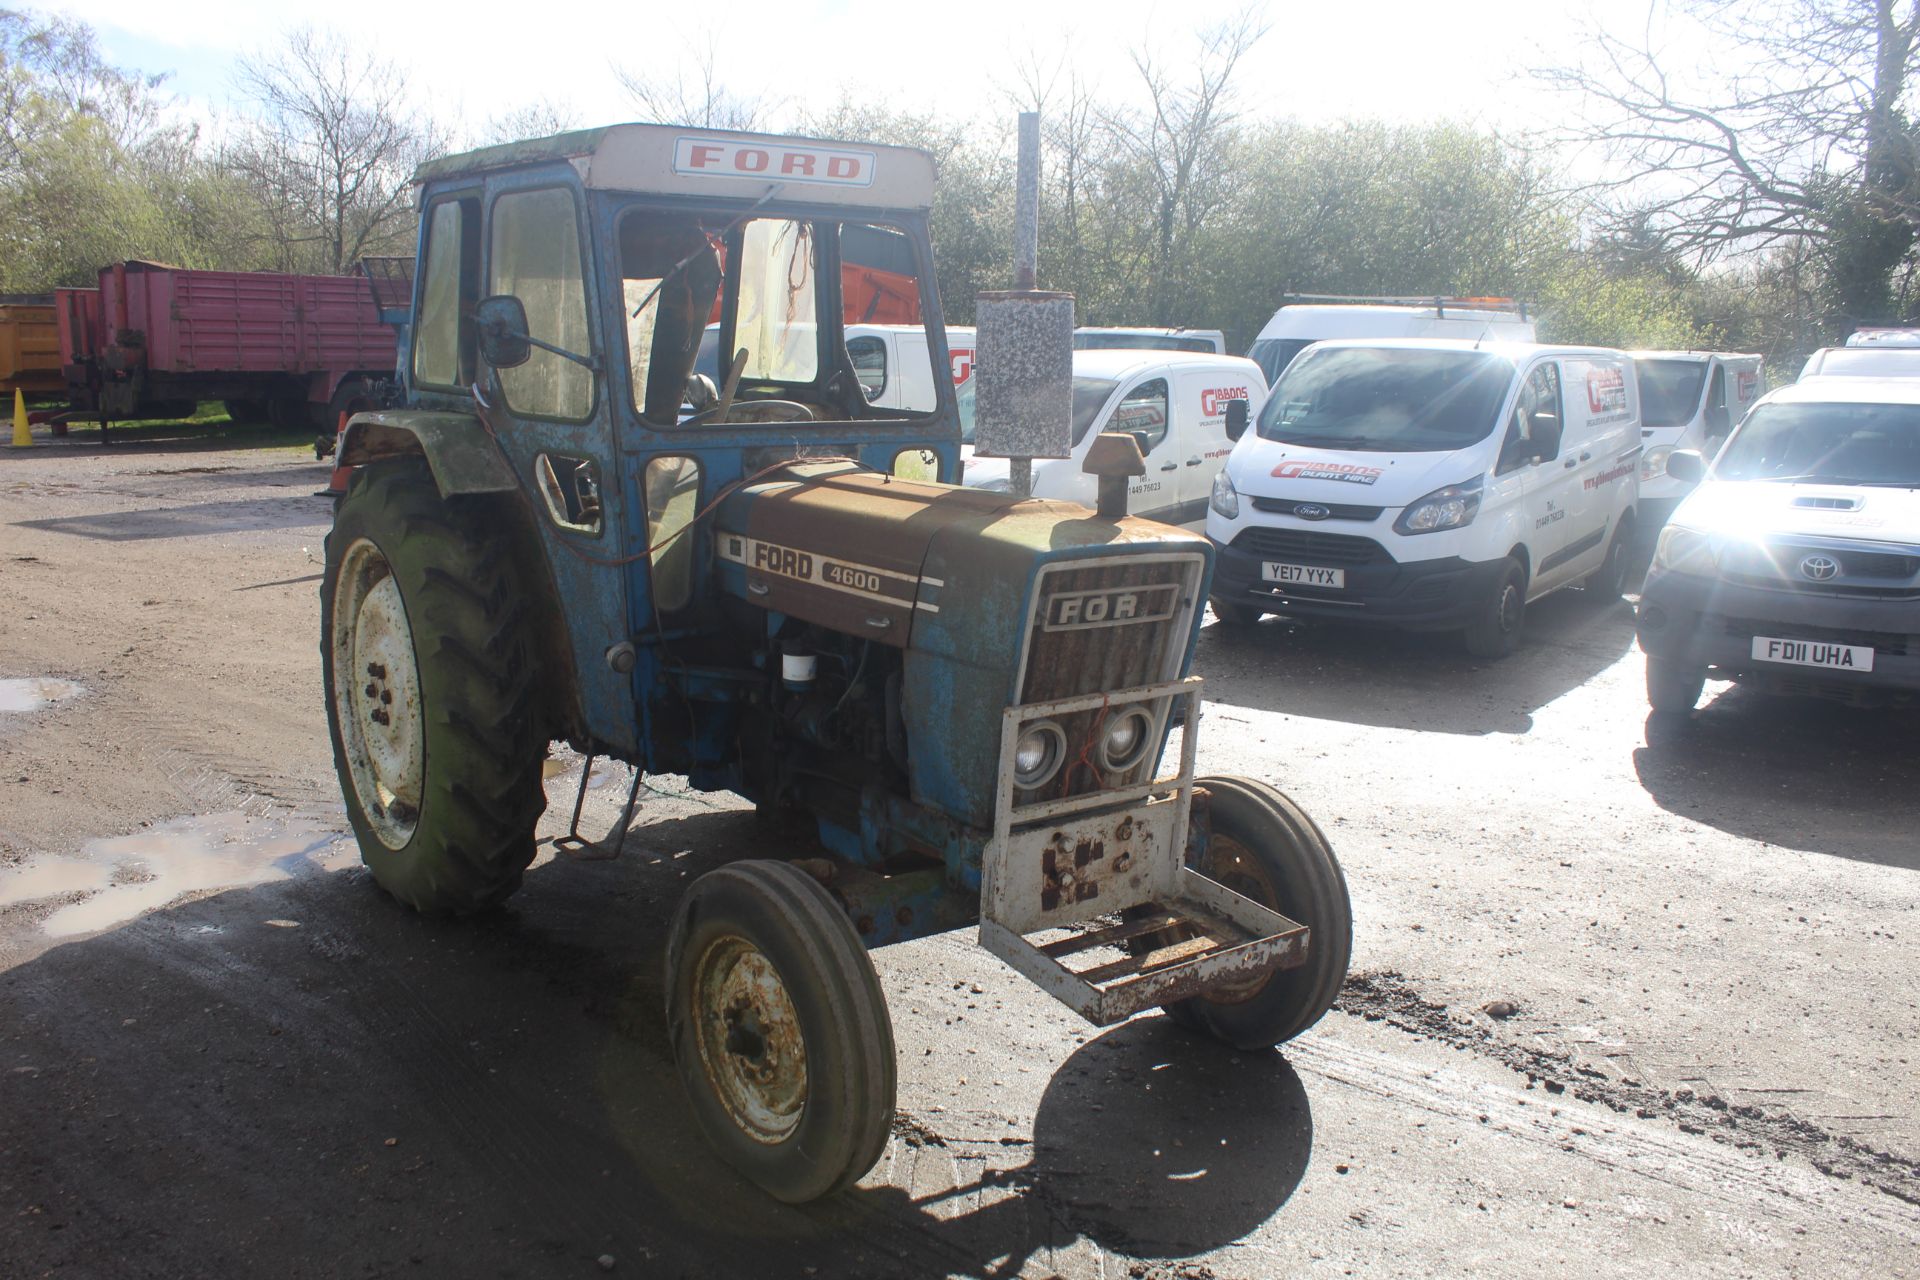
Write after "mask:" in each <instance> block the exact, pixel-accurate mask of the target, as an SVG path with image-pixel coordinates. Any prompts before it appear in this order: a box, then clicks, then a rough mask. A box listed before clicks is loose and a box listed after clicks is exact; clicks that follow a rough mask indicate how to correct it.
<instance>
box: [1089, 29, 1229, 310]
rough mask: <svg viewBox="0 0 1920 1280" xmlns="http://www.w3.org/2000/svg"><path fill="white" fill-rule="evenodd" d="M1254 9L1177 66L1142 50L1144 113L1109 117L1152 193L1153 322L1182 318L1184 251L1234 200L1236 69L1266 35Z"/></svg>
mask: <svg viewBox="0 0 1920 1280" xmlns="http://www.w3.org/2000/svg"><path fill="white" fill-rule="evenodd" d="M1258 13H1259V10H1257V9H1256V8H1252V7H1249V8H1247V9H1244V10H1242V11H1241V12H1240V13H1239V14H1238V15H1236V16H1235V17H1233V18H1231V19H1229V20H1227V21H1226V22H1224V23H1222V24H1220V25H1219V26H1217V27H1214V28H1212V29H1210V30H1207V31H1204V32H1202V33H1201V34H1200V36H1199V45H1200V47H1199V50H1198V51H1197V53H1196V54H1195V55H1194V56H1193V57H1192V58H1191V59H1186V58H1182V59H1179V60H1178V63H1177V67H1178V70H1177V71H1176V70H1170V69H1169V66H1168V61H1170V59H1163V58H1162V57H1161V56H1159V55H1157V54H1156V53H1154V52H1153V51H1151V50H1148V49H1145V48H1136V49H1135V50H1133V52H1132V58H1133V65H1134V68H1135V70H1136V71H1138V72H1139V75H1140V80H1141V83H1142V84H1143V85H1144V87H1145V89H1146V94H1147V109H1146V110H1145V111H1144V112H1137V111H1127V112H1118V113H1113V114H1111V115H1109V116H1108V117H1107V121H1106V123H1107V124H1108V126H1109V127H1110V128H1112V129H1113V130H1114V132H1115V134H1116V135H1117V136H1118V138H1119V140H1120V142H1121V143H1122V145H1123V146H1124V148H1125V149H1126V151H1127V152H1128V153H1129V154H1130V156H1131V157H1132V159H1133V160H1134V162H1135V163H1136V164H1137V165H1138V166H1139V168H1140V170H1141V171H1142V172H1143V173H1144V176H1145V178H1146V180H1147V182H1148V184H1149V186H1150V189H1151V191H1152V200H1153V211H1152V242H1151V256H1150V259H1149V263H1148V289H1147V308H1148V312H1149V315H1150V318H1151V320H1152V322H1153V323H1156V324H1167V323H1178V322H1180V321H1181V320H1182V317H1180V316H1178V315H1176V314H1175V312H1176V311H1177V309H1178V307H1179V305H1180V299H1179V294H1180V292H1181V290H1182V281H1181V280H1180V279H1179V276H1180V265H1181V262H1180V260H1181V256H1182V250H1183V249H1184V247H1185V245H1186V244H1187V243H1188V241H1189V240H1190V239H1191V238H1192V236H1193V233H1194V232H1195V231H1196V230H1197V229H1198V228H1199V227H1200V225H1201V224H1202V223H1203V222H1204V221H1205V220H1206V218H1207V215H1208V214H1210V213H1212V212H1213V211H1214V210H1215V209H1217V208H1219V207H1220V206H1221V205H1222V204H1224V203H1225V202H1226V201H1227V200H1228V199H1230V198H1231V194H1232V192H1231V190H1230V188H1229V186H1228V184H1227V182H1226V179H1227V177H1228V176H1229V174H1230V172H1231V167H1230V166H1229V165H1228V164H1227V163H1226V157H1227V155H1228V152H1229V149H1230V147H1231V143H1232V137H1233V131H1234V124H1235V121H1236V119H1237V116H1236V113H1235V111H1234V109H1233V95H1232V88H1233V73H1234V71H1235V69H1236V68H1237V67H1238V66H1239V65H1240V60H1241V59H1242V58H1243V57H1245V56H1246V54H1247V51H1248V50H1250V49H1252V48H1253V46H1254V45H1255V44H1257V43H1258V42H1259V40H1260V38H1261V37H1262V36H1264V35H1265V34H1266V33H1267V27H1266V25H1265V24H1264V23H1262V22H1261V21H1260V20H1259V17H1258Z"/></svg>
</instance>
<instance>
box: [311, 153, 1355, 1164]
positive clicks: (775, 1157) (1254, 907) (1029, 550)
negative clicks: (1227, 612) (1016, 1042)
mask: <svg viewBox="0 0 1920 1280" xmlns="http://www.w3.org/2000/svg"><path fill="white" fill-rule="evenodd" d="M418 180H419V184H420V210H421V228H420V245H419V251H418V257H417V266H416V269H415V273H414V292H413V303H412V309H411V314H410V317H409V323H408V325H407V327H406V338H405V340H404V342H403V355H402V357H401V362H400V363H401V369H400V374H401V381H402V385H403V394H402V397H401V399H402V404H401V405H400V406H399V407H396V408H392V409H384V410H379V411H375V412H365V413H359V414H356V415H354V416H353V417H352V418H351V419H350V420H349V421H348V423H347V425H346V427H345V429H344V431H343V432H342V434H341V443H340V449H339V461H340V463H341V464H342V466H343V467H344V468H346V469H347V470H348V479H347V482H346V484H345V486H344V492H343V494H342V496H341V497H340V498H339V500H338V503H337V506H336V510H335V517H334V525H333V529H332V531H331V533H330V534H329V536H328V540H327V570H326V574H325V576H324V580H323V582H322V586H321V626H322V631H323V638H322V648H323V652H324V654H325V673H326V690H327V701H328V712H329V727H330V730H331V732H332V735H333V744H334V755H335V762H336V768H337V771H338V773H339V776H340V781H341V788H342V792H343V795H344V796H345V798H346V802H347V812H348V817H349V820H350V822H351V823H352V825H353V828H354V832H355V835H356V837H357V839H358V841H359V844H360V848H361V852H362V856H363V858H364V859H365V861H366V862H367V864H368V866H369V867H370V868H371V869H372V871H373V874H374V877H375V879H376V880H377V881H378V882H379V883H380V884H381V885H382V886H383V887H384V888H386V889H387V890H388V891H389V892H391V893H393V894H394V895H395V896H396V897H398V898H400V899H401V900H402V901H405V902H407V903H409V904H411V905H413V906H415V907H416V908H419V909H420V910H423V911H430V912H452V913H464V912H470V911H477V910H481V909H483V908H486V907H488V906H490V905H492V904H494V903H497V902H499V901H500V900H502V899H503V898H505V897H506V896H507V895H508V894H510V893H512V892H513V891H514V890H515V889H516V888H517V887H518V885H519V883H520V878H521V874H522V872H523V871H524V869H525V868H526V867H527V865H528V864H529V862H530V861H531V859H532V857H533V854H534V851H535V847H536V839H537V831H536V828H537V825H538V822H539V818H540V815H541V813H542V811H543V810H544V808H545V806H546V796H545V793H544V791H543V789H542V775H541V763H542V761H543V759H544V758H545V755H546V752H547V748H548V744H549V742H550V740H553V739H564V740H566V741H568V742H570V743H572V744H573V746H574V747H575V748H576V749H578V750H580V751H582V752H584V753H587V754H588V755H589V756H590V757H592V756H597V755H606V756H612V757H614V758H617V759H619V760H622V761H625V762H627V763H629V764H631V765H633V766H634V768H635V774H634V787H635V790H636V791H637V789H638V786H639V780H640V778H641V777H643V776H644V775H645V774H648V773H666V774H679V775H684V776H686V777H687V778H688V780H689V781H690V783H691V784H692V785H693V786H694V787H696V788H701V789H706V790H726V791H732V792H735V793H737V794H739V795H741V796H744V797H746V798H747V799H749V800H752V801H754V802H755V803H756V804H758V805H759V806H761V807H763V808H766V809H773V810H779V811H782V812H785V813H789V814H793V815H796V816H799V817H802V818H804V819H806V820H807V823H808V825H809V826H810V828H811V830H810V833H809V835H810V837H811V838H808V839H805V840H802V841H798V842H796V843H795V845H794V846H793V847H792V848H790V849H786V850H774V851H772V852H773V855H774V856H772V857H770V858H768V859H764V860H751V861H743V862H737V863H734V864H732V865H729V866H727V867H724V868H722V869H720V870H718V871H714V872H710V873H708V874H707V875H705V876H703V877H701V878H700V879H699V880H698V881H696V882H695V883H694V884H693V885H692V886H691V888H690V889H689V890H688V892H687V894H686V896H685V898H684V899H683V901H682V903H681V905H680V909H679V911H678V913H677V915H676V917H675V922H674V926H673V929H672V932H671V935H670V937H669V939H668V940H667V948H666V949H667V957H668V983H667V985H668V990H669V1008H668V1021H669V1030H670V1034H671V1037H672V1039H673V1042H674V1049H675V1056H676V1059H677V1061H678V1063H679V1065H680V1069H681V1072H682V1075H683V1077H684V1078H685V1080H686V1083H687V1087H688V1094H689V1099H690V1102H691V1104H692V1107H693V1110H694V1112H695V1114H696V1116H697V1117H698V1119H699V1122H700V1125H701V1127H702V1129H703V1130H704V1131H705V1133H706V1134H707V1136H708V1137H709V1138H710V1139H711V1140H712V1141H713V1142H714V1144H715V1145H716V1146H717V1147H718V1149H719V1150H720V1151H721V1153H722V1154H723V1156H725V1158H727V1159H728V1160H729V1161H730V1162H732V1163H733V1164H735V1165H736V1166H738V1167H739V1168H741V1169H742V1170H743V1171H744V1172H746V1173H747V1174H748V1176H750V1177H752V1178H754V1179H755V1180H756V1181H758V1182H759V1183H760V1184H761V1185H762V1186H764V1187H766V1188H767V1189H768V1190H769V1191H770V1192H772V1193H773V1194H775V1195H777V1196H780V1197H781V1198H783V1199H788V1200H807V1199H812V1198H815V1197H817V1196H820V1195H823V1194H826V1193H828V1192H831V1191H833V1190H835V1189H837V1188H840V1187H843V1186H845V1185H847V1184H848V1183H849V1182H850V1181H852V1180H853V1179H855V1178H858V1177H859V1176H860V1175H861V1174H863V1173H864V1172H865V1171H866V1170H867V1169H868V1168H869V1167H871V1166H872V1164H873V1162H874V1160H875V1159H877V1158H878V1156H879V1154H880V1151H881V1149H882V1147H883V1145H884V1143H885V1141H886V1137H887V1133H888V1129H889V1124H890V1121H891V1117H892V1112H893V1081H894V1064H893V1056H892V1036H891V1031H890V1023H889V1021H888V1018H887V1013H886V1007H885V999H884V996H883V994H882V993H881V991H880V987H879V983H878V979H877V978H876V977H875V975H874V970H873V968H872V965H871V963H870V962H869V961H868V959H867V954H866V953H867V951H868V949H870V948H872V947H877V946H881V945H886V944H888V943H893V942H898V941H904V940H908V939H912V938H918V937H923V936H926V935H929V934H932V933H937V932H941V931H945V930H949V929H953V928H958V927H961V926H965V925H977V927H978V930H979V933H978V937H979V940H980V942H981V944H982V945H983V946H986V947H987V948H988V949H990V950H991V951H993V953H994V954H996V955H998V956H1000V957H1001V958H1003V959H1004V960H1006V961H1007V963H1008V964H1009V965H1011V966H1012V967H1013V968H1014V969H1016V970H1017V971H1018V972H1020V973H1022V974H1024V975H1026V976H1028V977H1030V978H1032V979H1033V980H1034V981H1036V982H1038V983H1040V984H1041V985H1042V986H1043V987H1045V988H1046V989H1047V990H1048V991H1050V992H1052V993H1053V994H1055V995H1057V996H1059V997H1060V998H1061V999H1063V1000H1065V1001H1066V1002H1067V1003H1068V1004H1070V1005H1071V1006H1072V1007H1073V1008H1075V1009H1076V1010H1078V1011H1079V1012H1080V1013H1082V1014H1083V1015H1084V1016H1086V1017H1087V1018H1089V1019H1090V1020H1092V1021H1094V1022H1096V1023H1100V1024H1106V1023H1110V1022H1114V1021H1117V1020H1119V1019H1121V1018H1124V1017H1127V1016H1130V1015H1131V1014H1133V1013H1135V1012H1137V1011H1139V1010H1142V1009H1146V1008H1152V1007H1156V1006H1159V1007H1165V1008H1167V1009H1169V1010H1171V1011H1173V1012H1174V1015H1175V1016H1177V1017H1179V1018H1180V1019H1182V1021H1183V1022H1185V1023H1186V1024H1187V1025H1190V1026H1192V1027H1194V1028H1196V1029H1198V1030H1201V1031H1203V1032H1205V1033H1206V1034H1208V1035H1210V1036H1212V1037H1213V1038H1215V1039H1220V1040H1225V1041H1227V1042H1229V1043H1232V1044H1236V1045H1241V1046H1243V1047H1247V1046H1270V1045H1272V1044H1275V1043H1278V1042H1279V1041H1281V1040H1284V1039H1286V1038H1288V1037H1290V1036H1292V1035H1295V1034H1297V1033H1298V1032H1299V1031H1301V1030H1303V1029H1305V1028H1306V1027H1307V1026H1310V1025H1312V1023H1313V1022H1314V1021H1315V1020H1317V1019H1318V1018H1319V1017H1320V1016H1321V1014H1322V1013H1324V1012H1325V1010H1326V1009H1327V1008H1328V1007H1329V1005H1330V1004H1331V1002H1332V1000H1333V997H1334V994H1335V993H1336V992H1337V990H1338V988H1339V983H1340V979H1341V977H1342V976H1343V975H1344V974H1345V971H1346V963H1347V952H1348V926H1349V921H1348V915H1347V895H1346V888H1345V884H1344V881H1342V880H1341V878H1340V872H1339V867H1338V864H1337V863H1336V862H1335V861H1334V858H1333V854H1332V851H1331V850H1330V849H1329V848H1328V847H1327V845H1326V842H1325V840H1324V837H1322V836H1321V834H1320V832H1319V830H1318V829H1317V828H1316V827H1314V825H1313V824H1312V822H1311V821H1310V820H1308V819H1307V818H1306V817H1305V815H1304V814H1301V813H1300V812H1299V811H1298V810H1297V809H1295V808H1293V807H1292V806H1291V804H1290V803H1288V802H1287V801H1286V799H1285V798H1284V797H1282V796H1280V795H1279V793H1277V792H1275V791H1273V790H1272V789H1271V788H1270V787H1267V786H1265V785H1264V784H1262V783H1257V782H1253V781H1250V780H1246V779H1234V778H1217V779H1201V778H1196V776H1195V773H1194V762H1195V742H1196V738H1197V734H1198V730H1199V712H1200V702H1199V690H1200V686H1201V682H1200V680H1199V679H1198V678H1197V677H1194V676H1193V675H1192V674H1191V671H1190V667H1191V665H1192V658H1193V652H1194V645H1195V641H1196V638H1197V635H1198V631H1199V627H1200V624H1201V620H1202V616H1203V611H1204V607H1205V601H1206V598H1207V588H1208V581H1209V578H1210V575H1211V568H1212V554H1213V553H1212V549H1211V547H1210V546H1209V544H1208V543H1207V542H1206V540H1205V539H1203V538H1199V537H1196V536H1194V535H1191V534H1188V533H1184V532H1182V531H1180V530H1178V529H1174V528H1171V527H1168V526H1165V525H1161V524H1156V523H1154V522H1151V521H1147V520H1142V519H1138V518H1133V517H1129V516H1127V515H1126V514H1125V511H1124V506H1125V503H1124V496H1125V484H1124V481H1123V480H1122V479H1119V477H1123V476H1124V475H1125V474H1128V473H1129V472H1130V471H1131V472H1132V473H1137V471H1138V470H1139V468H1140V467H1141V462H1140V457H1139V453H1138V448H1137V446H1136V445H1135V444H1134V442H1133V440H1132V439H1131V438H1130V437H1125V436H1119V435H1115V436H1113V437H1111V438H1109V437H1102V442H1103V443H1104V444H1107V445H1111V446H1113V447H1112V448H1103V449H1097V450H1093V451H1091V452H1090V454H1089V457H1090V458H1091V457H1093V456H1094V455H1095V454H1097V455H1099V456H1100V457H1101V458H1109V456H1110V455H1111V457H1112V459H1113V460H1114V461H1113V463H1112V465H1111V466H1110V467H1109V468H1108V469H1109V470H1110V471H1111V472H1112V474H1111V475H1107V476H1105V477H1104V479H1105V480H1110V481H1114V483H1113V484H1112V485H1111V486H1107V487H1111V489H1112V492H1113V495H1114V498H1115V502H1114V504H1113V505H1112V506H1111V507H1109V506H1108V504H1107V503H1106V501H1105V499H1104V498H1103V502H1102V509H1101V510H1100V511H1094V510H1089V509H1087V508H1085V507H1082V506H1078V505H1076V504H1073V503H1068V502H1051V501H1035V500H1023V499H1019V498H1016V497H1014V496H1013V495H1010V494H1006V493H992V492H986V491H983V490H979V489H966V488H961V487H958V486H957V484H956V483H955V482H956V481H957V479H958V466H959V430H958V425H957V414H956V406H955V401H954V390H953V380H952V378H951V377H947V376H937V377H936V376H933V371H942V372H944V371H946V370H948V369H949V367H950V361H949V354H948V351H947V344H946V337H945V328H944V326H943V323H942V317H941V311H940V300H939V295H938V291H937V289H936V288H935V285H934V281H935V264H934V256H933V249H932V245H931V243H930V241H929V238H928V211H929V208H930V206H931V203H932V199H933V166H932V162H931V160H930V158H929V157H928V156H927V155H926V154H925V153H924V152H920V151H916V150H912V149H908V148H901V147H888V146H879V145H874V144H869V143H857V142H830V141H823V140H818V139H810V138H787V137H775V136H770V135H757V134H740V133H726V132H718V131H712V130H698V129H679V128H670V127H666V126H659V125H638V124H635V125H617V126H613V127H610V128H605V129H594V130H585V131H580V132H576V133H568V134H562V135H559V136H557V137H552V138H546V139H541V140H537V141H532V142H525V143H517V144H513V145H508V146H501V147H491V148H487V149H484V150H480V151H474V152H469V153H467V154H465V155H459V156H451V157H448V158H446V159H443V160H437V161H434V162H432V163H430V164H428V165H426V166H425V167H423V168H422V169H421V170H420V173H419V175H418ZM850 325H852V326H859V327H860V332H859V333H858V334H857V335H856V336H855V337H854V338H853V339H852V340H851V341H850V340H849V335H848V327H849V326H850ZM915 326H917V327H918V328H919V330H920V331H921V333H922V334H923V335H924V342H920V341H914V342H894V343H880V342H874V341H871V340H870V339H871V337H872V336H873V335H874V334H875V332H876V331H878V332H880V333H884V334H886V335H889V336H894V335H897V334H898V333H900V332H904V331H908V330H910V329H912V328H913V327H915ZM709 335H712V336H711V338H709ZM708 341H711V343H712V350H713V352H714V356H715V358H714V359H713V360H712V362H711V365H710V366H709V367H710V368H711V370H712V372H702V371H701V370H700V368H699V361H700V355H701V348H702V345H703V343H704V342H708ZM890 358H891V359H894V360H906V359H925V360H927V361H928V362H929V365H930V369H929V370H914V371H911V376H908V371H905V370H892V371H889V370H887V369H886V368H885V367H884V362H885V361H886V360H887V359H890ZM876 361H878V362H879V363H876ZM890 374H891V375H894V380H895V381H897V382H898V383H899V384H901V385H906V384H911V385H913V386H915V387H920V388H923V389H925V394H919V393H916V394H914V395H911V396H892V395H886V394H880V393H879V392H880V391H881V389H882V388H884V387H886V386H887V385H888V384H889V376H890ZM1092 465H1093V464H1092V463H1091V462H1090V463H1089V467H1090V468H1091V467H1092ZM1102 465H1103V466H1105V465H1107V464H1105V463H1103V464H1102ZM1176 735H1177V741H1178V749H1177V750H1176V751H1173V752H1169V751H1168V745H1169V743H1170V742H1173V741H1175V740H1176ZM1168 754H1171V755H1173V756H1174V757H1175V759H1176V761H1177V764H1176V765H1175V767H1174V768H1173V769H1172V770H1171V771H1170V772H1164V773H1163V771H1162V769H1161V763H1162V757H1163V755H1168ZM587 772H589V773H590V769H589V770H588V771H587ZM631 816H632V806H631V795H630V797H629V806H628V810H627V812H626V813H625V814H624V815H623V817H622V820H621V824H620V827H619V828H618V829H617V830H616V831H615V832H614V833H613V835H612V836H610V837H609V838H608V839H607V840H606V841H601V842H596V841H589V840H587V839H585V838H583V837H581V836H580V835H579V832H578V821H579V803H578V802H577V801H576V804H575V809H574V824H573V829H572V830H570V831H569V832H568V833H567V835H565V836H562V837H560V838H558V839H557V840H556V841H555V844H556V846H557V847H559V848H560V849H561V850H562V851H563V852H569V851H570V852H573V853H575V854H588V855H604V854H615V853H617V852H618V850H619V847H620V840H621V838H622V837H623V836H624V833H625V828H626V826H627V825H628V822H629V821H630V819H631ZM789 859H791V860H789Z"/></svg>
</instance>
